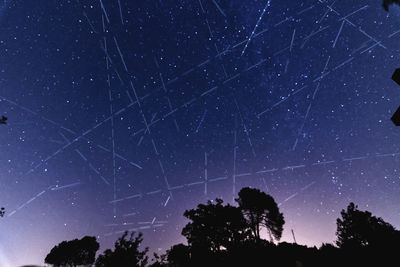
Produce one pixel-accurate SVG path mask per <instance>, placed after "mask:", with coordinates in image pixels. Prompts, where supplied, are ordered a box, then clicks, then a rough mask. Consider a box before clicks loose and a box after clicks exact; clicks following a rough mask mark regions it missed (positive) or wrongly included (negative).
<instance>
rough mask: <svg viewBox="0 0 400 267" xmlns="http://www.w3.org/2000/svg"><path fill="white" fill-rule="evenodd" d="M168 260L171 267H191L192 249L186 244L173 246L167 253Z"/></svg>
mask: <svg viewBox="0 0 400 267" xmlns="http://www.w3.org/2000/svg"><path fill="white" fill-rule="evenodd" d="M167 260H168V263H169V266H170V267H186V266H190V248H189V247H188V246H186V245H184V244H177V245H174V246H172V247H171V248H170V249H169V250H168V251H167Z"/></svg>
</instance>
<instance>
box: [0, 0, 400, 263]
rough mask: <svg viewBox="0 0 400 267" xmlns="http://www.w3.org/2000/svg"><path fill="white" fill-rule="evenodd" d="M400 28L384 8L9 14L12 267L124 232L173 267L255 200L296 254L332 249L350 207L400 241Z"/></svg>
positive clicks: (1, 257) (5, 37) (278, 4)
mask: <svg viewBox="0 0 400 267" xmlns="http://www.w3.org/2000/svg"><path fill="white" fill-rule="evenodd" d="M399 29H400V8H398V7H395V6H392V7H391V9H390V12H389V13H387V12H385V11H384V10H383V8H382V7H381V1H378V0H374V1H372V0H369V1H355V0H352V1H345V0H337V1H334V0H329V1H322V0H320V1H317V0H314V1H312V0H306V1H293V0H280V1H277V0H275V1H274V0H272V1H269V2H268V1H267V0H262V1H261V0H248V1H242V0H234V1H233V0H193V1H188V0H179V1H178V0H175V1H171V0H159V1H136V0H134V1H132V0H100V1H94V0H93V1H88V0H74V1H72V0H71V1H67V0H35V1H33V0H25V1H22V0H7V1H6V0H1V3H0V115H5V116H7V117H8V123H7V125H0V126H1V127H0V138H1V143H0V149H1V153H0V205H1V206H4V207H5V208H6V215H5V217H4V218H0V219H1V220H0V265H1V266H4V267H8V266H18V265H22V264H28V263H30V264H43V262H44V258H45V256H46V254H47V253H48V252H49V251H50V249H51V248H52V247H53V246H54V245H56V244H58V243H59V242H61V241H63V240H70V239H74V238H81V237H83V236H84V235H93V236H96V237H98V240H99V242H100V245H101V248H100V251H103V250H104V249H106V248H108V247H110V246H111V245H112V244H113V242H114V241H115V240H116V239H117V238H118V237H119V236H120V235H121V234H122V233H123V231H124V230H135V231H141V232H143V234H144V239H145V241H144V244H145V245H147V246H150V247H151V251H155V252H161V253H163V252H165V250H166V249H168V248H169V247H170V246H171V245H172V244H176V243H178V242H183V241H184V238H183V237H182V236H181V235H180V232H181V229H182V227H183V226H184V225H185V224H186V222H187V221H186V220H185V219H184V217H183V212H184V210H185V209H189V208H194V207H195V206H196V205H197V204H198V203H204V202H205V201H207V200H208V199H215V198H216V197H221V198H223V199H224V200H225V201H226V202H228V203H234V202H233V198H234V197H236V196H237V193H238V191H239V190H240V188H242V187H244V186H252V187H258V188H260V189H262V190H263V191H265V192H266V193H268V194H270V195H272V196H273V197H274V198H275V199H276V201H277V203H279V205H280V209H281V210H282V212H283V213H284V215H285V220H286V224H285V226H284V228H285V230H284V234H283V240H284V241H289V242H292V240H293V239H292V236H291V232H290V230H291V229H293V230H294V232H295V234H296V239H297V241H298V243H300V244H306V245H309V246H313V245H316V246H319V245H321V243H322V242H333V241H334V239H335V230H336V218H338V217H339V215H340V210H341V209H343V208H345V207H346V206H347V204H348V203H349V202H350V201H353V202H355V203H356V204H358V205H359V208H360V209H362V210H364V209H367V210H369V211H371V212H372V213H373V214H374V215H377V216H381V217H383V219H384V220H386V221H388V222H390V223H392V224H393V225H394V226H396V227H400V206H399V201H400V168H399V166H400V160H399V158H400V152H399V151H400V150H399V143H400V134H399V133H400V129H399V128H396V127H395V126H394V125H393V123H392V122H391V121H390V117H391V116H392V114H393V112H394V111H395V110H396V109H397V107H398V106H399V105H400V87H399V86H397V85H396V84H395V83H394V82H393V81H392V80H391V75H392V73H393V71H394V69H395V68H396V67H400V46H399V42H400V30H399Z"/></svg>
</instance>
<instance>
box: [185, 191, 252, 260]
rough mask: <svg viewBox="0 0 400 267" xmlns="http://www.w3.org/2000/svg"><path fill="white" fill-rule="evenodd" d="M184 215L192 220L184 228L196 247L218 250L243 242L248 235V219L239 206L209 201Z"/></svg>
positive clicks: (219, 201) (220, 200) (192, 244)
mask: <svg viewBox="0 0 400 267" xmlns="http://www.w3.org/2000/svg"><path fill="white" fill-rule="evenodd" d="M184 216H185V217H186V218H188V219H189V220H191V222H189V223H188V224H187V225H186V226H185V227H184V228H183V230H182V235H183V236H185V237H186V239H187V241H188V244H189V245H190V246H191V247H192V248H194V249H196V250H199V249H204V250H209V251H211V252H218V251H220V250H221V249H228V248H229V247H230V246H232V245H234V244H235V243H238V242H241V241H242V240H244V239H245V238H246V236H247V230H246V221H245V219H244V218H243V215H242V213H241V212H240V210H239V209H238V208H237V207H233V206H231V205H226V206H224V205H223V201H222V199H216V200H215V204H214V203H213V202H211V201H208V202H207V204H206V205H204V204H199V205H198V206H197V208H196V209H192V210H187V211H185V213H184Z"/></svg>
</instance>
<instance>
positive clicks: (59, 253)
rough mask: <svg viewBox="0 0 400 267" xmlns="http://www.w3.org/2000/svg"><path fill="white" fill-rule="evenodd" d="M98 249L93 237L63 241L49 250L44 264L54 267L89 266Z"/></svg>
mask: <svg viewBox="0 0 400 267" xmlns="http://www.w3.org/2000/svg"><path fill="white" fill-rule="evenodd" d="M99 247H100V246H99V243H98V242H97V241H96V238H95V237H93V236H85V237H84V238H82V239H80V240H78V239H74V240H71V241H63V242H61V243H60V244H58V245H56V246H54V247H53V248H52V249H51V251H50V253H49V254H47V256H46V258H45V262H46V263H48V264H52V265H53V266H56V267H61V266H65V267H70V266H71V267H72V266H78V265H90V264H93V263H94V261H95V256H96V251H97V250H98V249H99Z"/></svg>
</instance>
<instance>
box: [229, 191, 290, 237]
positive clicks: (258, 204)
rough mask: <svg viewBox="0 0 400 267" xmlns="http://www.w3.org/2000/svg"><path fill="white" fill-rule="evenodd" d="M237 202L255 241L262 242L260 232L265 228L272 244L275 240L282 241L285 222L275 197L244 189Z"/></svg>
mask: <svg viewBox="0 0 400 267" xmlns="http://www.w3.org/2000/svg"><path fill="white" fill-rule="evenodd" d="M236 202H237V203H238V204H239V208H240V209H241V211H242V212H243V215H244V217H245V218H246V220H247V224H248V225H249V227H250V229H251V231H252V233H253V237H254V239H255V240H260V230H261V227H263V226H264V227H265V228H266V229H267V230H268V232H269V234H270V239H271V242H273V238H275V239H276V240H278V241H279V240H280V238H281V236H282V231H283V225H284V224H285V220H284V217H283V214H282V213H281V212H280V211H279V207H278V205H277V204H276V202H275V200H274V198H273V197H271V196H270V195H268V194H266V193H264V192H262V191H260V190H259V189H255V188H249V187H244V188H242V189H241V190H240V192H239V198H237V199H236Z"/></svg>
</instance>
